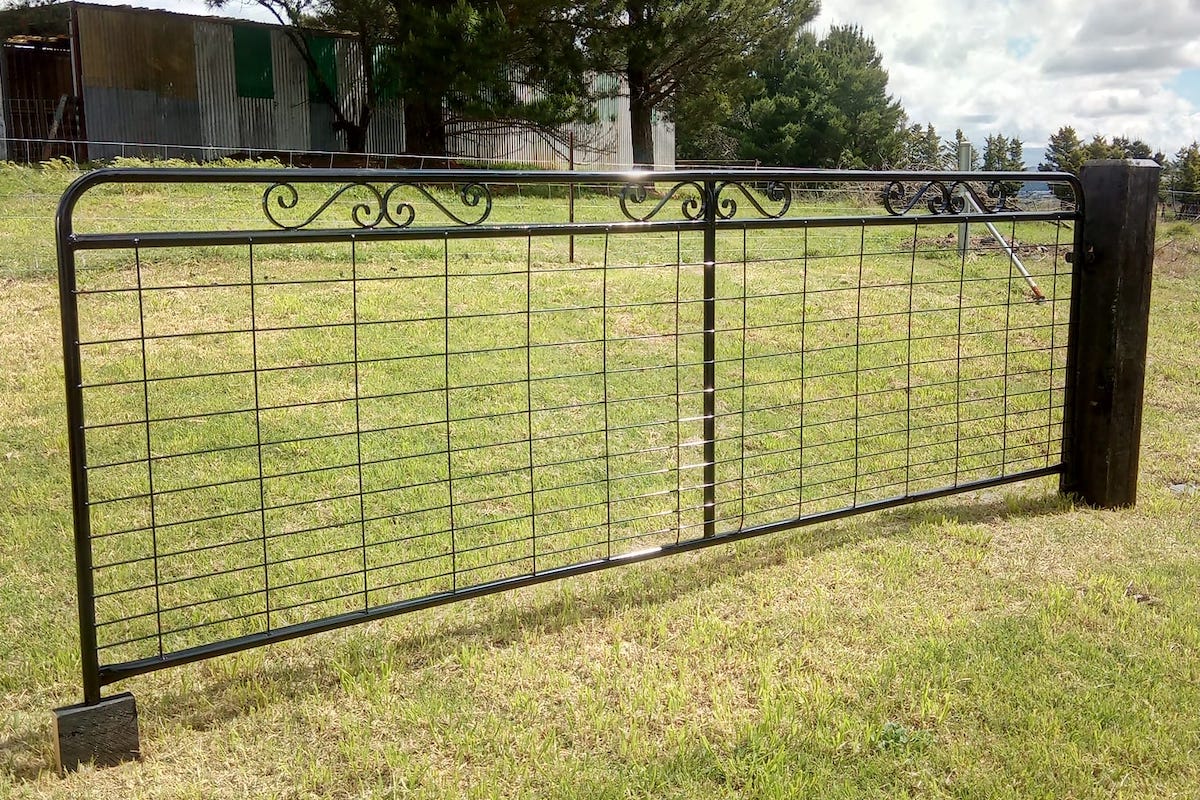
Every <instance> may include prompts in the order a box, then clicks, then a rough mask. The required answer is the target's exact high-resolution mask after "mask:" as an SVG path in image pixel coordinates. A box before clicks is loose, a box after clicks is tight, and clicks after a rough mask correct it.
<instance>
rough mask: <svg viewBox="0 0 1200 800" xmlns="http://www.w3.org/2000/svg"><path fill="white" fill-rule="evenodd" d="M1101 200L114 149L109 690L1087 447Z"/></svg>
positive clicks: (83, 617) (955, 485)
mask: <svg viewBox="0 0 1200 800" xmlns="http://www.w3.org/2000/svg"><path fill="white" fill-rule="evenodd" d="M1047 182H1049V183H1050V184H1053V185H1054V186H1056V187H1057V188H1059V189H1060V191H1059V194H1060V195H1061V194H1063V193H1064V190H1065V193H1066V194H1069V195H1073V197H1074V201H1073V202H1067V203H1063V202H1061V201H1060V199H1059V198H1057V197H1055V196H1054V195H1053V194H1051V193H1050V192H1042V193H1041V194H1040V195H1039V194H1037V193H1031V191H1030V190H1031V189H1036V188H1039V187H1040V188H1043V189H1044V188H1045V184H1046V183H1047ZM1082 203H1083V196H1082V191H1081V189H1080V185H1079V183H1078V181H1077V180H1076V179H1075V178H1074V177H1072V176H1070V175H1065V174H1056V173H1034V174H1024V173H1014V174H980V173H971V174H954V173H928V174H922V173H862V172H826V171H731V170H724V171H687V172H671V173H653V174H641V175H617V174H597V173H561V172H475V171H429V172H424V171H419V172H414V171H337V170H290V169H288V170H285V169H265V170H216V169H139V170H130V169H125V170H100V171H97V172H92V173H90V174H87V175H85V176H83V177H82V178H80V179H79V180H78V181H77V182H76V183H75V184H74V185H72V187H71V188H70V189H69V190H68V191H67V193H66V195H65V196H64V198H63V200H62V204H61V206H60V210H59V215H58V220H57V239H58V248H59V259H60V260H59V268H60V281H61V301H62V324H63V339H64V352H65V365H66V384H67V401H68V417H69V426H70V458H71V478H72V497H73V503H74V520H75V523H74V524H75V544H76V552H77V574H78V592H79V615H80V639H81V647H82V660H83V673H84V689H85V698H86V701H87V702H89V703H95V702H98V701H99V700H100V690H101V687H102V686H104V685H106V684H110V683H112V682H114V681H118V680H121V679H123V678H127V677H130V676H133V675H137V674H140V673H145V672H148V671H151V670H156V669H160V668H163V667H167V666H171V665H173V664H180V663H185V662H189V661H195V660H198V659H203V658H208V657H210V656H215V655H218V654H222V653H229V652H233V651H237V650H241V649H244V648H249V647H254V646H257V645H261V644H267V643H269V642H274V641H279V640H283V639H289V638H293V637H297V636H302V635H305V634H308V633H313V632H316V631H322V630H328V629H332V628H337V627H341V626H345V625H350V624H353V623H356V622H360V621H364V620H369V619H377V618H380V617H386V616H390V615H393V614H398V613H402V612H406V611H413V610H416V609H420V608H427V607H430V606H435V605H438V604H442V603H447V602H451V601H455V600H460V599H465V598H470V597H476V596H479V595H483V594H487V593H491V592H497V591H501V590H505V589H510V588H515V587H518V586H524V585H527V584H532V583H537V582H541V581H547V580H552V579H556V578H561V577H565V576H568V575H578V574H581V573H586V572H591V571H594V570H599V569H603V568H606V567H610V566H615V565H618V564H622V563H629V562H633V561H639V560H643V559H649V558H655V557H659V556H664V555H669V554H672V553H679V552H682V551H686V550H692V549H695V548H700V547H706V546H709V545H714V544H721V543H726V542H730V541H734V540H737V539H742V538H746V537H750V536H757V535H760V534H765V533H770V532H776V531H783V530H787V529H789V528H794V527H797V526H801V525H807V524H811V523H815V522H821V521H826V520H832V519H836V518H839V517H844V516H847V515H851V514H859V513H863V512H867V511H874V510H879V509H885V508H889V507H893V506H897V505H901V504H905V503H911V502H916V501H920V500H923V499H927V498H933V497H939V496H943V495H949V494H952V493H955V492H964V491H969V490H976V489H980V488H983V487H989V486H996V485H999V484H1004V483H1009V482H1012V481H1018V480H1025V479H1028V478H1033V477H1037V476H1045V475H1050V474H1055V473H1059V472H1061V471H1062V469H1063V459H1064V457H1063V453H1064V447H1063V442H1064V437H1065V435H1066V432H1067V431H1068V430H1069V428H1070V425H1071V421H1070V419H1067V418H1066V417H1068V416H1069V414H1068V413H1067V411H1066V409H1068V408H1070V407H1071V402H1070V398H1069V397H1066V394H1067V393H1068V392H1069V382H1068V381H1067V380H1066V376H1067V375H1068V373H1069V371H1070V368H1071V363H1072V360H1073V359H1074V358H1075V354H1074V348H1075V341H1076V339H1077V337H1076V336H1074V335H1073V334H1072V324H1073V323H1072V313H1071V306H1072V296H1073V291H1072V285H1073V282H1074V281H1075V280H1076V278H1077V271H1076V270H1074V269H1073V268H1072V267H1071V266H1070V265H1069V264H1068V259H1067V254H1068V252H1071V251H1073V252H1076V253H1078V252H1082V248H1081V247H1080V245H1079V237H1080V229H1081V227H1082V226H1081V225H1080V224H1079V222H1080V220H1081V219H1082V218H1083V208H1082ZM79 228H83V229H84V230H79Z"/></svg>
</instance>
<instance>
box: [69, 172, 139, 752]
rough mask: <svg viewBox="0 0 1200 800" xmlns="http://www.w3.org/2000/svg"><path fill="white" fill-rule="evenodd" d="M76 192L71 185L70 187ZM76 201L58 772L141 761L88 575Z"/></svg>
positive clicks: (133, 720) (133, 711) (131, 709)
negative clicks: (73, 662) (105, 668)
mask: <svg viewBox="0 0 1200 800" xmlns="http://www.w3.org/2000/svg"><path fill="white" fill-rule="evenodd" d="M74 188H75V187H74V186H73V187H72V189H74ZM77 197H78V194H77V193H74V192H73V191H72V190H71V189H69V190H68V191H67V193H66V194H65V195H64V196H63V199H62V201H61V203H60V204H59V207H58V213H57V215H56V217H55V221H54V227H55V237H56V246H57V250H58V292H59V309H60V313H61V319H62V338H63V381H64V388H65V390H66V403H67V444H68V451H69V458H70V476H71V510H72V518H73V530H74V546H75V588H76V592H77V602H78V605H79V658H80V665H81V671H82V680H83V702H82V703H80V704H77V705H73V706H65V707H63V708H56V709H54V711H53V715H54V728H53V738H54V758H55V765H56V767H57V769H58V772H59V774H63V773H65V772H67V771H70V770H75V769H78V768H79V766H80V765H81V764H84V763H88V762H92V763H94V764H96V766H112V765H115V764H118V763H120V762H122V761H128V760H130V759H136V758H138V757H139V756H140V745H139V741H138V723H137V703H136V701H135V700H134V697H133V695H132V694H129V693H127V692H126V693H122V694H119V695H115V696H113V697H108V698H102V697H101V695H100V686H101V678H100V654H99V650H98V649H97V638H96V594H95V581H94V578H93V575H92V568H93V561H92V535H91V534H92V532H91V517H90V511H89V505H88V475H87V441H86V435H85V434H86V430H85V428H84V409H83V370H82V365H81V363H80V356H79V343H80V337H79V305H78V295H77V288H78V287H77V282H76V278H75V244H74V238H75V237H74V232H73V230H72V222H71V216H72V213H73V211H74V207H75V200H76V198H77Z"/></svg>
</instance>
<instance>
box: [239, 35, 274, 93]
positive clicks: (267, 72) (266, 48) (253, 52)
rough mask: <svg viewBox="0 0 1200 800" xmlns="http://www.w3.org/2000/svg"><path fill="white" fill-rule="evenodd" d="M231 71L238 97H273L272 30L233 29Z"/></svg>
mask: <svg viewBox="0 0 1200 800" xmlns="http://www.w3.org/2000/svg"><path fill="white" fill-rule="evenodd" d="M233 69H234V74H235V76H236V80H237V93H238V96H239V97H261V98H265V99H268V100H270V99H272V98H274V97H275V74H274V71H273V70H272V68H271V31H270V29H268V28H260V27H256V26H251V25H235V26H233Z"/></svg>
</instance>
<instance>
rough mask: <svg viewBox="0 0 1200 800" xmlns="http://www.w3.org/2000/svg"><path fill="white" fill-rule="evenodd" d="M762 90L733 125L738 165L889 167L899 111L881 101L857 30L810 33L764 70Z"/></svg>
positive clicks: (883, 77) (870, 48) (874, 59)
mask: <svg viewBox="0 0 1200 800" xmlns="http://www.w3.org/2000/svg"><path fill="white" fill-rule="evenodd" d="M760 77H761V80H762V89H761V91H760V92H758V93H757V95H756V96H754V97H752V98H748V99H747V101H746V106H745V116H744V117H743V118H741V119H738V120H735V121H733V123H732V124H731V127H732V128H733V129H734V130H735V131H736V135H737V136H738V139H739V141H740V142H741V146H740V149H739V155H740V156H741V157H742V158H753V159H757V160H759V161H762V162H763V163H766V164H773V165H786V166H813V167H846V168H865V167H879V166H882V165H884V164H891V163H894V162H895V161H896V160H897V158H898V157H899V155H900V153H901V151H902V149H903V145H904V139H903V136H902V132H901V130H900V122H901V120H902V118H903V111H902V110H901V108H900V104H899V103H898V102H896V101H895V100H894V99H893V98H892V96H891V95H889V94H888V93H887V81H888V75H887V71H886V70H884V69H883V66H882V63H881V59H880V55H879V52H878V51H877V50H876V49H875V43H874V42H873V41H872V40H871V39H869V38H867V37H866V36H865V35H864V34H863V32H862V29H860V28H857V27H853V26H846V27H834V28H832V29H831V30H830V31H829V33H828V34H827V35H826V36H825V38H824V39H821V40H819V41H818V40H817V38H816V37H815V36H814V35H813V34H811V33H807V32H806V33H804V34H802V35H801V36H800V38H799V40H798V41H797V42H796V44H795V45H793V46H792V47H789V48H787V49H785V50H783V51H781V52H779V53H778V54H777V55H776V56H775V57H774V58H771V59H769V60H767V61H765V62H764V64H763V67H762V72H761V75H760Z"/></svg>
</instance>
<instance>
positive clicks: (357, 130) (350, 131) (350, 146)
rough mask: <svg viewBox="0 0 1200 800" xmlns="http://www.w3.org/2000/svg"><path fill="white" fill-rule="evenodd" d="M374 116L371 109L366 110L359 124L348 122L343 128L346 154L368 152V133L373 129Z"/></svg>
mask: <svg viewBox="0 0 1200 800" xmlns="http://www.w3.org/2000/svg"><path fill="white" fill-rule="evenodd" d="M373 116H374V114H372V113H371V109H370V108H364V109H363V111H362V115H361V116H360V117H359V119H358V122H353V121H351V120H346V124H345V125H343V126H342V132H343V133H345V134H346V152H348V153H365V152H367V131H368V130H369V129H370V127H371V118H372V117H373ZM335 127H336V126H335Z"/></svg>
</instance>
